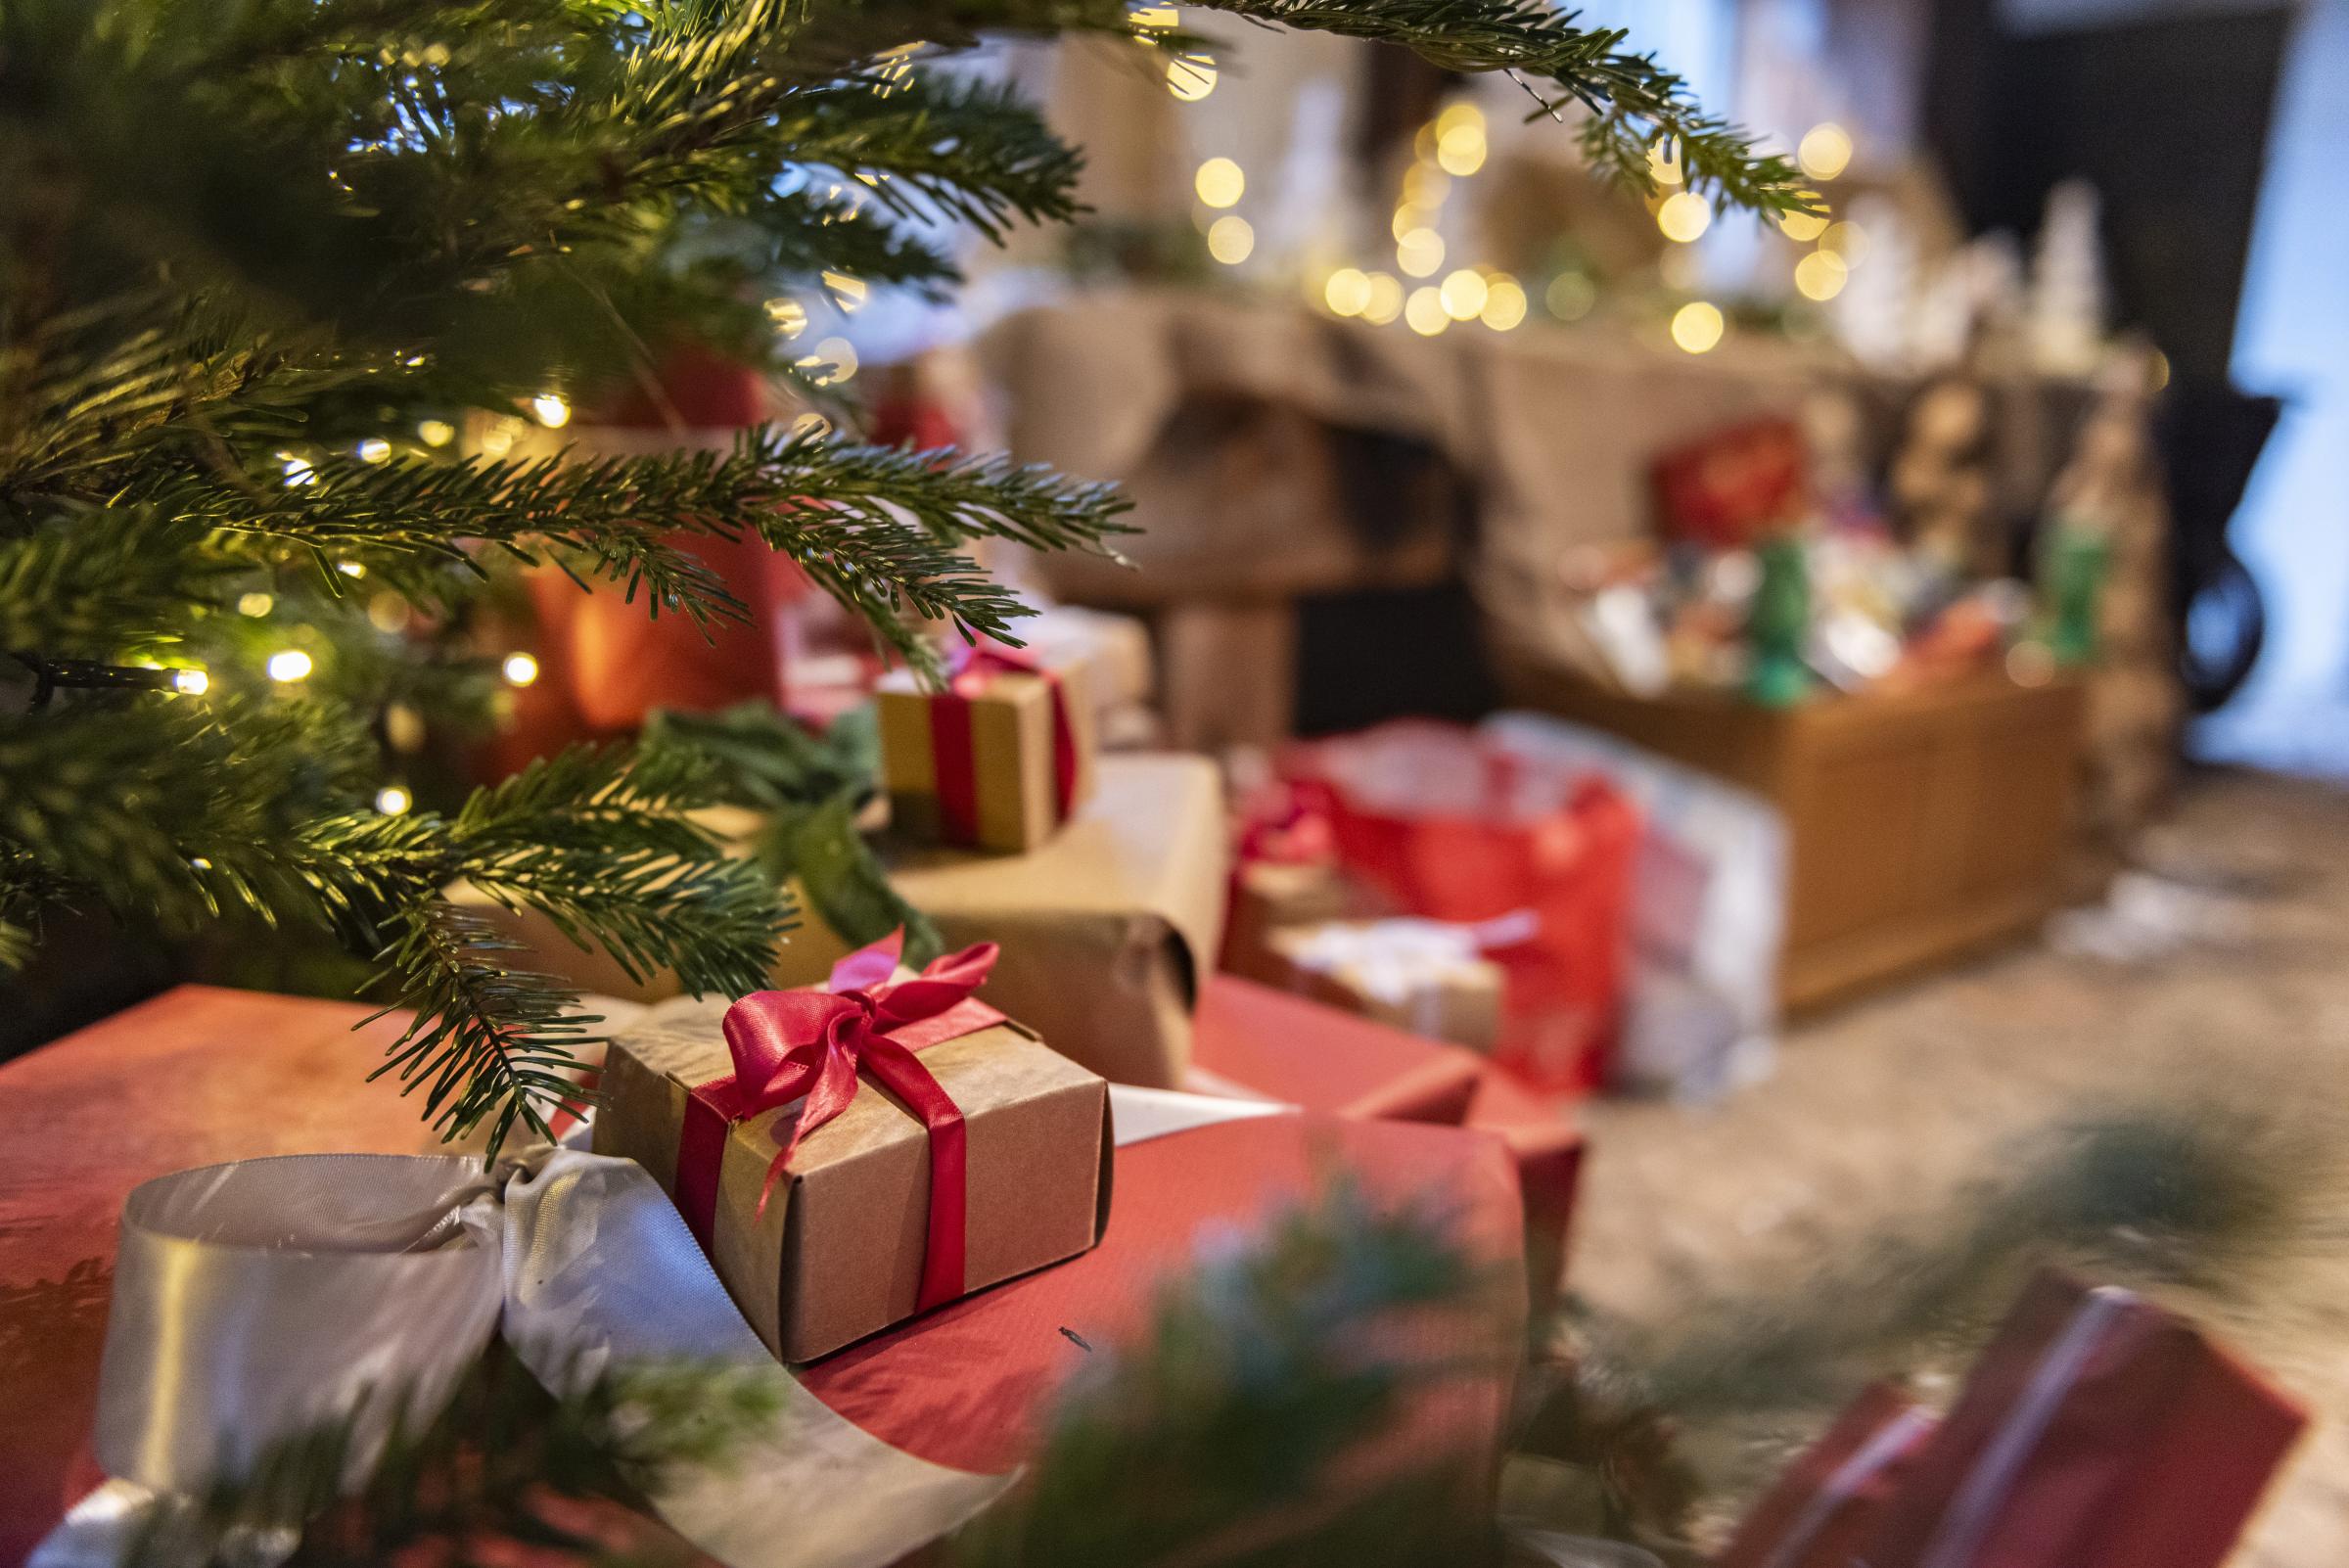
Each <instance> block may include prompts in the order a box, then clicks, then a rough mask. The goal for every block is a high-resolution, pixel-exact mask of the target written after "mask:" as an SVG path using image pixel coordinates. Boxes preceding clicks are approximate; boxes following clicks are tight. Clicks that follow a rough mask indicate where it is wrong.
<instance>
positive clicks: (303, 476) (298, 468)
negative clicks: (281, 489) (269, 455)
mask: <svg viewBox="0 0 2349 1568" xmlns="http://www.w3.org/2000/svg"><path fill="white" fill-rule="evenodd" d="M280 455H281V456H282V457H284V462H285V474H286V484H287V486H288V487H289V488H291V487H293V486H294V485H298V484H317V483H318V471H317V470H316V469H314V468H312V467H311V466H310V460H309V459H308V458H306V457H292V456H285V455H284V454H282V453H281V454H280Z"/></svg>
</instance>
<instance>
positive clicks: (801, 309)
mask: <svg viewBox="0 0 2349 1568" xmlns="http://www.w3.org/2000/svg"><path fill="white" fill-rule="evenodd" d="M766 319H767V323H768V325H770V326H772V327H773V328H774V329H775V336H776V337H778V338H781V339H782V340H783V341H784V342H786V343H789V342H790V341H791V340H792V339H794V338H796V337H798V336H799V335H800V334H801V333H803V332H806V330H807V307H806V305H804V304H802V303H800V302H799V301H798V300H794V299H792V298H791V297H790V296H789V295H781V294H779V295H777V296H775V297H774V298H773V299H772V300H768V301H767V302H766Z"/></svg>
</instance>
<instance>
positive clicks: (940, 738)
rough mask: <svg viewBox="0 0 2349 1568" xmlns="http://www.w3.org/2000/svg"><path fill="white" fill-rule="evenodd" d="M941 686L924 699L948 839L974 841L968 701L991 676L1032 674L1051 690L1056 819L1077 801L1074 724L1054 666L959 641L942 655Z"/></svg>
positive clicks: (975, 790)
mask: <svg viewBox="0 0 2349 1568" xmlns="http://www.w3.org/2000/svg"><path fill="white" fill-rule="evenodd" d="M946 672H947V675H948V677H949V678H948V680H947V683H946V689H945V690H944V691H942V692H940V693H939V694H938V695H937V696H936V697H934V698H932V699H931V701H930V756H931V761H932V766H933V771H935V772H936V773H937V775H938V811H939V820H940V822H941V824H942V827H943V833H944V838H945V841H946V842H947V843H948V844H976V843H978V842H979V768H978V762H977V759H976V757H975V755H974V754H973V751H972V747H971V702H972V700H973V699H974V698H977V697H981V696H984V695H985V694H986V692H987V686H988V682H989V681H990V679H991V678H992V677H994V676H996V675H1035V676H1036V677H1037V678H1039V679H1041V680H1042V681H1043V683H1044V684H1045V685H1046V686H1048V687H1050V688H1051V694H1052V788H1053V805H1054V807H1055V812H1056V814H1057V815H1058V817H1059V818H1060V819H1061V820H1062V821H1066V820H1067V819H1068V815H1069V812H1070V811H1071V810H1072V809H1074V808H1075V807H1076V804H1077V726H1076V723H1075V721H1074V720H1073V719H1072V718H1071V717H1070V715H1069V692H1068V687H1067V686H1066V685H1065V684H1063V683H1062V681H1061V678H1060V671H1059V670H1057V669H1047V668H1046V667H1044V666H1043V665H1040V664H1038V663H1036V661H1035V660H1033V659H1030V658H1028V657H1026V656H1025V655H1023V654H1018V653H1014V652H1013V651H1012V650H1011V649H1009V648H1005V647H1002V646H1000V645H998V644H994V643H979V644H964V645H962V646H959V647H957V648H956V649H955V650H954V652H953V653H952V654H950V655H948V657H947V664H946Z"/></svg>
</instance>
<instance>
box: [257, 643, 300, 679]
mask: <svg viewBox="0 0 2349 1568" xmlns="http://www.w3.org/2000/svg"><path fill="white" fill-rule="evenodd" d="M264 668H266V669H268V671H269V678H270V679H271V680H275V681H280V682H283V683H286V684H289V685H290V684H292V683H293V682H295V681H297V680H307V679H309V677H310V656H309V655H308V654H306V653H303V652H302V651H301V650H300V649H299V648H284V649H280V650H279V651H278V652H276V653H273V654H271V655H270V656H269V663H268V664H267V666H265V667H264Z"/></svg>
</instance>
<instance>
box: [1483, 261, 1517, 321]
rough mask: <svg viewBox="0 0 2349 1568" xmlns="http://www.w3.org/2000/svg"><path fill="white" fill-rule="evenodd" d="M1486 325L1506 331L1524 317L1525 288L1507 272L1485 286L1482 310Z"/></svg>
mask: <svg viewBox="0 0 2349 1568" xmlns="http://www.w3.org/2000/svg"><path fill="white" fill-rule="evenodd" d="M1482 316H1483V320H1484V323H1485V325H1486V326H1488V327H1491V328H1492V329H1493V330H1494V331H1495V332H1506V331H1508V330H1509V329H1510V328H1511V327H1514V326H1516V325H1517V324H1518V323H1519V322H1521V321H1523V320H1524V319H1525V288H1524V285H1522V284H1520V283H1519V282H1518V281H1517V280H1516V279H1515V278H1512V277H1510V276H1509V275H1508V274H1507V273H1505V272H1504V273H1501V274H1500V275H1499V276H1497V277H1496V278H1494V279H1492V280H1491V282H1490V283H1488V284H1487V285H1486V288H1485V308H1484V310H1483V312H1482Z"/></svg>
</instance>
